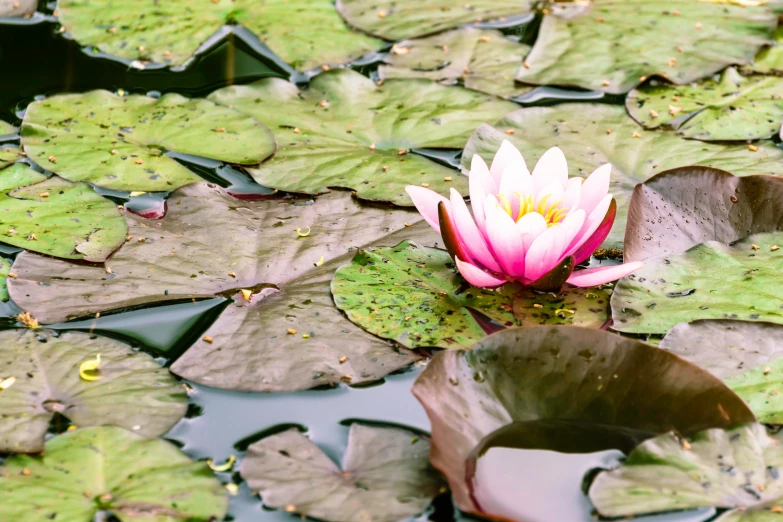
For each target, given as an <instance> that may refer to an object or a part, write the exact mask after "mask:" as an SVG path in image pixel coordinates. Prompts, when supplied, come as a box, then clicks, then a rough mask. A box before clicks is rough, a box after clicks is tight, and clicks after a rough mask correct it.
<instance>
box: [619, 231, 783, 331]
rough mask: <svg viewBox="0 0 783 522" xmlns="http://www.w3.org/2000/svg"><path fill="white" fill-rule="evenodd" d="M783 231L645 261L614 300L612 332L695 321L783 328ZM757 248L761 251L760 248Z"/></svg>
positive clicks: (621, 285)
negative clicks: (734, 321)
mask: <svg viewBox="0 0 783 522" xmlns="http://www.w3.org/2000/svg"><path fill="white" fill-rule="evenodd" d="M778 244H780V245H783V232H774V233H766V234H755V235H752V236H749V237H747V238H745V239H742V240H741V241H738V242H736V243H734V244H733V245H732V246H727V245H725V244H723V243H720V242H718V241H707V242H705V243H702V244H700V245H697V246H695V247H693V248H691V249H690V250H688V251H686V252H683V253H676V254H662V255H659V256H656V257H651V258H648V259H646V260H645V265H644V267H642V268H640V269H639V270H637V271H636V272H634V274H633V275H630V276H628V277H624V278H623V279H621V280H620V281H619V282H618V283H617V286H616V287H615V290H614V294H613V295H612V318H613V320H614V325H613V326H612V328H613V329H614V330H616V331H618V332H624V333H636V334H642V333H647V334H664V333H666V332H667V331H669V329H671V328H672V327H674V326H675V325H677V324H679V323H681V322H683V321H693V320H696V319H740V320H745V321H750V320H759V321H769V322H773V323H778V324H783V309H781V303H780V296H781V295H783V282H781V280H780V273H781V271H783V249H778V248H776V247H777V245H778ZM757 247H758V248H757Z"/></svg>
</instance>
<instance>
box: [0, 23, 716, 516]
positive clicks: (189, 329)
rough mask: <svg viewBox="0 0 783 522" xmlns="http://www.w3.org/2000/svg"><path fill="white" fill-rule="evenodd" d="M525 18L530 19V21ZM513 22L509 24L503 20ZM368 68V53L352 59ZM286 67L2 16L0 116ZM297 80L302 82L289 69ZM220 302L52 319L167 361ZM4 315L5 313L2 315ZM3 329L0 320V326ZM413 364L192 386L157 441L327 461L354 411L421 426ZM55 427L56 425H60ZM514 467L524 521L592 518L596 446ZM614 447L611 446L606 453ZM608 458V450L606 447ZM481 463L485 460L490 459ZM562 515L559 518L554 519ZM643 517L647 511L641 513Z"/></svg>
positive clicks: (244, 502) (513, 486)
mask: <svg viewBox="0 0 783 522" xmlns="http://www.w3.org/2000/svg"><path fill="white" fill-rule="evenodd" d="M534 26H535V24H533V25H532V27H533V28H534ZM505 30H507V31H512V32H513V31H520V32H522V33H523V34H524V29H520V28H519V27H512V28H506V29H505ZM356 68H357V69H358V70H360V71H361V72H363V73H365V74H368V75H372V74H373V72H374V67H373V59H372V58H371V59H369V60H365V61H364V62H363V63H361V64H358V65H357V66H356ZM290 73H291V71H290V70H289V69H288V68H287V66H286V65H285V64H283V63H282V62H280V61H279V60H278V59H277V58H275V57H274V56H273V55H272V54H271V53H269V52H268V50H267V49H266V48H265V47H264V46H263V45H262V44H259V43H258V41H254V39H253V38H252V37H248V35H247V34H245V33H243V31H242V30H241V29H240V30H236V31H226V32H225V33H224V34H223V35H222V39H216V40H215V41H213V42H212V43H211V46H206V47H205V48H204V49H203V52H202V53H201V54H200V56H199V58H198V59H197V60H196V61H195V62H194V63H193V64H192V65H191V66H190V67H189V68H188V69H186V70H184V71H177V72H175V71H171V70H168V69H153V70H145V71H139V70H136V69H133V68H129V67H128V65H127V64H125V63H122V62H119V61H116V60H113V59H109V58H106V57H102V56H96V53H93V52H91V51H89V50H83V49H82V48H80V46H79V45H77V44H76V43H75V42H73V41H70V40H67V39H65V38H64V37H63V36H62V35H59V34H57V26H56V24H54V23H52V22H51V21H50V20H47V19H46V17H45V16H40V15H37V18H34V19H33V20H29V21H19V22H14V23H12V24H0V119H4V120H7V121H11V122H16V123H18V122H19V118H20V117H21V115H22V113H21V110H22V109H23V108H24V107H25V106H26V104H28V103H29V102H31V101H32V100H34V99H35V98H36V97H37V96H45V95H49V94H53V93H58V92H66V91H68V92H78V91H85V90H90V89H97V88H102V89H109V90H118V89H123V90H125V91H126V92H132V93H152V94H155V93H166V92H178V93H180V94H184V95H191V96H201V95H205V94H207V93H209V92H211V91H212V90H214V89H216V88H219V87H222V86H225V85H228V84H232V83H247V82H251V81H254V80H257V79H259V78H263V77H268V76H279V77H283V78H289V77H290ZM294 79H295V80H296V81H305V80H306V77H305V76H303V75H299V76H297V77H296V78H294ZM568 99H579V100H600V101H603V102H610V103H614V102H617V100H612V99H606V98H605V97H604V96H603V95H601V94H600V93H590V92H575V91H565V90H561V89H553V88H540V89H536V90H535V91H533V92H531V93H529V94H527V95H525V97H524V99H520V100H518V101H519V102H521V103H524V104H535V105H548V104H553V103H557V102H558V101H561V100H568ZM415 152H417V153H419V154H422V155H426V156H428V157H430V158H432V159H435V160H436V161H439V162H441V163H443V164H446V165H451V166H456V165H457V164H458V162H459V151H427V150H422V151H415ZM178 159H180V160H181V161H182V162H183V163H185V164H187V165H188V166H190V167H191V168H192V169H193V170H194V171H196V172H198V173H199V174H200V175H202V176H203V177H205V178H206V179H208V180H210V181H215V182H218V183H220V184H221V185H223V186H226V187H230V188H231V191H232V193H233V194H234V195H236V196H237V197H270V193H271V191H269V190H268V189H265V188H264V187H261V186H259V185H257V184H255V183H254V182H252V180H250V178H249V177H248V176H247V175H246V174H245V173H243V172H241V171H238V170H236V169H233V168H231V167H228V166H225V165H222V164H220V163H218V162H211V161H204V160H200V159H198V158H192V157H179V158H178ZM102 193H104V194H105V195H106V196H109V197H111V198H113V199H114V200H115V201H117V202H121V203H124V202H126V201H127V195H126V194H123V193H113V192H102ZM165 196H166V194H151V195H146V196H145V197H143V198H133V201H132V202H131V203H129V204H128V205H129V207H130V208H132V209H133V210H134V211H136V212H140V213H144V212H148V213H151V214H150V215H154V214H155V212H159V211H160V210H161V209H162V202H163V200H164V198H165ZM17 252H18V249H15V248H12V247H3V248H0V255H2V256H5V257H8V258H13V256H14V255H15V253H17ZM227 304H228V301H227V300H226V299H222V298H220V299H208V300H203V301H199V302H187V303H180V304H174V305H167V306H159V307H153V308H147V309H140V310H131V311H125V312H123V313H117V314H110V315H105V316H103V317H101V318H99V319H97V320H94V319H89V320H81V321H75V322H71V323H67V324H61V325H56V326H55V327H54V328H55V329H58V330H68V329H75V330H81V331H92V332H95V333H96V334H102V335H107V336H111V337H115V338H118V339H121V340H124V341H127V342H129V343H131V344H134V345H136V346H139V347H140V348H141V349H142V350H145V351H148V352H150V353H152V354H153V355H155V356H156V357H159V360H160V362H161V364H169V363H170V362H171V361H173V360H174V359H176V357H177V356H178V355H180V354H181V353H182V352H183V351H184V350H185V349H186V348H187V347H189V345H190V344H191V343H192V342H193V341H194V340H195V339H197V338H199V336H201V335H202V334H203V332H204V331H205V330H206V329H207V328H208V327H209V325H210V324H211V323H212V322H213V321H214V320H215V318H216V317H217V316H218V315H219V314H220V312H221V311H222V310H223V308H224V307H225V306H226V305H227ZM17 312H18V309H16V307H15V305H13V303H7V304H2V306H0V315H2V316H6V317H10V316H12V315H14V314H15V313H17ZM5 324H6V325H7V326H10V325H12V324H13V322H12V321H11V320H10V319H6V321H5ZM0 326H2V323H0ZM421 369H422V367H421V366H417V367H414V368H412V369H409V370H407V371H405V372H402V373H400V374H397V375H391V376H389V377H388V378H387V379H385V381H384V382H383V383H379V384H377V385H374V386H368V387H364V388H349V387H346V386H341V387H338V388H333V389H328V390H311V391H306V392H298V393H281V394H250V393H237V392H228V391H222V390H216V389H210V388H206V387H203V386H199V385H193V392H192V394H191V402H192V405H191V408H190V412H189V415H188V418H186V419H184V420H183V421H181V422H180V423H179V424H178V425H177V426H176V427H175V428H174V429H173V430H172V431H171V432H170V433H169V434H168V435H167V438H168V439H169V440H171V441H173V442H174V443H176V444H177V445H178V446H180V447H181V448H182V449H183V450H184V451H185V452H186V453H188V454H189V455H190V456H191V457H193V458H196V459H206V458H211V459H213V461H215V462H223V461H224V460H226V459H227V458H229V456H230V455H236V456H238V457H240V456H241V455H242V451H243V450H244V448H246V447H247V445H248V444H249V443H250V442H252V441H254V440H257V439H258V438H260V437H261V436H262V435H264V434H267V433H269V432H270V431H275V430H277V429H281V428H284V427H287V426H290V425H298V426H301V427H303V428H305V429H307V430H308V433H309V435H310V436H311V437H312V439H313V440H314V441H315V442H316V443H317V444H318V445H319V446H321V447H322V448H324V450H325V451H327V453H328V454H329V455H331V456H332V457H333V458H335V459H336V460H339V459H340V456H341V455H342V453H343V451H344V449H345V445H346V438H347V433H348V429H347V427H346V421H349V420H350V419H363V420H374V421H383V422H390V423H397V424H402V425H406V426H410V427H413V428H418V429H421V430H427V429H428V428H429V424H428V421H427V418H426V416H425V414H424V411H423V409H422V408H421V406H420V405H419V403H418V402H417V401H416V400H415V399H414V398H413V396H412V395H411V394H410V393H409V389H410V387H411V384H412V383H413V380H414V379H415V378H416V376H417V375H418V373H419V372H420V371H421ZM60 429H64V427H63V426H60ZM499 455H500V457H501V460H504V459H506V458H508V459H511V460H510V461H509V462H512V463H513V465H512V466H511V467H508V466H507V469H510V470H511V471H513V473H511V474H510V475H508V477H507V480H505V481H504V482H505V487H504V488H500V487H499V488H498V489H497V490H496V491H495V493H496V495H497V496H498V498H501V499H502V498H509V497H510V498H515V496H517V497H518V496H519V495H520V494H522V493H521V490H523V489H525V488H526V487H527V488H530V491H533V493H530V492H528V493H527V494H526V498H527V497H529V498H531V499H535V502H534V503H533V505H532V506H531V511H530V512H529V513H528V514H529V515H530V516H531V517H532V518H531V522H540V521H549V520H551V521H555V520H557V521H558V522H559V521H565V520H566V519H568V520H569V522H581V521H582V520H584V521H588V520H592V517H591V516H590V514H589V506H588V505H587V503H586V501H585V499H584V497H583V496H582V495H581V493H580V489H579V486H580V481H581V476H582V474H583V473H584V471H585V470H587V469H589V468H590V467H593V466H595V465H598V464H601V462H603V461H604V460H606V458H607V456H606V455H604V454H593V453H588V454H582V455H573V454H572V455H564V454H561V453H557V452H552V451H544V450H524V451H522V450H517V451H516V452H514V453H513V454H511V455H506V454H500V453H499ZM613 455H614V454H613ZM614 456H616V455H614ZM491 464H492V463H488V464H487V465H491ZM221 478H222V479H223V480H224V481H225V482H228V481H229V480H232V479H233V480H234V481H235V482H240V479H239V477H238V475H234V476H233V477H232V476H230V475H229V474H228V473H223V474H222V476H221ZM563 516H565V517H566V518H563ZM713 516H714V512H711V511H709V512H707V511H703V512H698V513H688V514H680V515H676V516H667V517H656V518H655V520H656V521H657V522H672V521H674V520H677V521H680V522H697V521H703V520H707V519H709V518H711V517H713ZM428 519H429V520H438V521H449V520H462V519H463V518H462V515H460V514H458V513H457V514H455V513H454V510H453V508H452V505H451V501H450V499H449V498H448V496H444V497H441V498H439V499H438V500H437V501H436V502H435V508H434V509H432V510H430V512H428V513H425V514H424V515H422V516H421V517H419V518H418V519H417V520H422V521H423V520H428ZM227 520H235V521H241V522H250V521H266V522H272V521H289V522H290V521H293V520H295V518H293V517H292V516H291V515H289V514H287V513H283V512H278V511H270V510H265V509H264V508H263V507H262V505H261V502H260V501H259V500H258V499H257V498H255V497H253V496H252V495H251V494H250V492H249V490H248V489H247V487H246V486H245V485H244V484H243V485H241V486H240V488H239V494H238V495H237V496H234V497H233V498H232V502H231V510H230V516H229V518H228V519H227ZM645 520H647V521H651V520H653V519H652V518H647V519H645Z"/></svg>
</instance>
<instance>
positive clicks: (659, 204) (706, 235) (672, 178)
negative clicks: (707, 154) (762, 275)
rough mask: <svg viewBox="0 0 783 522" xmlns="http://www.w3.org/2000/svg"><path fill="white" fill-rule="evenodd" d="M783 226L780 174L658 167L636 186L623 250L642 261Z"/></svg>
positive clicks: (630, 259)
mask: <svg viewBox="0 0 783 522" xmlns="http://www.w3.org/2000/svg"><path fill="white" fill-rule="evenodd" d="M781 228H783V178H779V177H774V176H746V177H738V176H734V175H733V174H730V173H728V172H724V171H722V170H718V169H713V168H710V167H682V168H678V169H672V170H670V171H667V172H662V173H660V174H658V175H657V176H654V177H652V178H650V179H648V180H647V181H645V182H644V183H642V184H640V185H637V187H636V188H635V189H634V192H633V197H632V198H631V204H630V205H629V208H628V228H627V229H626V235H625V243H624V256H625V260H626V261H640V260H642V259H645V258H647V257H652V256H655V255H659V254H664V253H667V252H684V251H685V250H688V249H689V248H691V247H693V246H696V245H698V244H699V243H704V242H705V241H720V242H722V243H726V244H729V243H733V242H734V241H737V240H738V239H742V238H743V237H746V236H748V235H750V234H757V233H760V232H775V231H777V230H780V229H781Z"/></svg>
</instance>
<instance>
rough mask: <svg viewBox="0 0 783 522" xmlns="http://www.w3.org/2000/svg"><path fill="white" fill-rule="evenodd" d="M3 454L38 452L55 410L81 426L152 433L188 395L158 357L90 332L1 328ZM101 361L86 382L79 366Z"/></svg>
mask: <svg viewBox="0 0 783 522" xmlns="http://www.w3.org/2000/svg"><path fill="white" fill-rule="evenodd" d="M0 341H2V344H3V351H2V353H1V354H0V364H2V373H1V374H0V379H8V378H13V384H12V385H9V386H8V387H7V388H5V389H3V390H2V391H1V392H0V418H2V420H3V422H2V424H0V451H4V452H15V453H32V452H39V451H43V449H44V436H45V435H46V432H47V430H48V429H49V423H50V421H51V420H52V418H53V417H54V415H56V414H59V415H62V416H64V417H66V418H68V419H69V420H70V421H71V422H72V423H74V424H75V425H77V426H79V427H85V426H106V425H108V426H120V427H122V428H125V429H127V430H130V431H132V432H134V433H136V434H138V435H140V436H144V437H157V436H159V435H163V434H164V433H166V432H167V431H168V430H169V429H171V427H172V426H174V424H176V422H177V421H178V420H180V419H181V418H182V417H183V416H184V415H185V410H186V408H187V397H186V395H185V390H184V389H183V388H182V386H181V385H179V384H178V383H177V381H176V379H175V378H174V377H173V376H172V375H171V374H170V373H169V372H168V371H167V370H166V369H165V368H162V367H161V366H160V365H159V364H158V363H156V362H155V360H154V359H153V358H152V357H151V356H149V355H147V354H145V353H141V352H136V351H133V350H132V349H131V348H130V347H129V346H128V345H126V344H123V343H120V342H119V341H114V340H112V339H109V338H106V337H95V336H91V335H89V334H87V333H81V332H68V333H60V334H55V333H52V332H50V331H35V332H34V331H31V330H5V331H3V332H0ZM96 360H97V361H98V365H97V368H96V369H95V370H94V372H93V374H91V375H90V377H92V379H91V380H86V379H85V378H84V376H83V372H81V371H80V367H81V366H82V365H83V364H84V363H85V362H88V361H96Z"/></svg>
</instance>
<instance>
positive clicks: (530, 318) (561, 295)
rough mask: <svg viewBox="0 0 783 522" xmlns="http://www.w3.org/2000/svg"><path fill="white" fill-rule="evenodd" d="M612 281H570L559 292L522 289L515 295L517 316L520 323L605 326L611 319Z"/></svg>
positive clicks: (531, 324)
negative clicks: (601, 283)
mask: <svg viewBox="0 0 783 522" xmlns="http://www.w3.org/2000/svg"><path fill="white" fill-rule="evenodd" d="M611 296H612V287H611V285H604V286H602V287H591V288H579V287H576V286H571V285H566V286H565V287H564V288H563V289H561V290H560V292H558V293H540V292H533V291H530V290H525V289H523V290H521V291H520V292H518V293H517V294H516V296H515V297H514V305H513V307H514V316H515V317H516V319H517V321H519V324H520V326H536V325H544V324H572V325H574V326H583V327H585V328H601V327H602V326H603V325H605V324H606V322H607V321H608V320H609V299H610V298H611Z"/></svg>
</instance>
